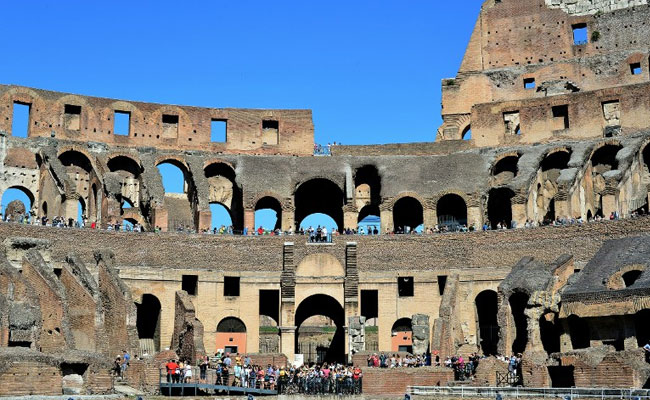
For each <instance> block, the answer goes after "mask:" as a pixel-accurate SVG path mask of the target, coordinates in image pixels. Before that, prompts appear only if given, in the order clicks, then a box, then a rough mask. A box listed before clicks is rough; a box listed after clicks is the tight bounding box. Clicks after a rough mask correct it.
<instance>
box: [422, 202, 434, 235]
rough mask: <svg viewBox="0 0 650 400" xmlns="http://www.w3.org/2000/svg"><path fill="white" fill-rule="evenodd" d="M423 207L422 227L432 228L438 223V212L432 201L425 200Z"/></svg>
mask: <svg viewBox="0 0 650 400" xmlns="http://www.w3.org/2000/svg"><path fill="white" fill-rule="evenodd" d="M423 206H424V207H425V208H424V216H423V217H424V229H428V228H433V227H434V226H435V225H436V224H437V223H438V213H437V212H436V207H435V204H434V203H433V201H429V200H427V202H426V204H423Z"/></svg>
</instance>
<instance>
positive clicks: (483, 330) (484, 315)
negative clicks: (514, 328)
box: [474, 290, 499, 356]
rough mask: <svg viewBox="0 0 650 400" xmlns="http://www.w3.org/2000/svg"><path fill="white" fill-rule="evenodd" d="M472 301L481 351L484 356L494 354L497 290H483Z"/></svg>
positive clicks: (496, 335) (495, 349)
mask: <svg viewBox="0 0 650 400" xmlns="http://www.w3.org/2000/svg"><path fill="white" fill-rule="evenodd" d="M474 303H475V304H476V315H477V317H478V318H477V319H478V337H479V345H480V348H481V351H482V352H483V354H484V355H486V356H491V355H496V354H497V344H498V343H499V325H498V324H497V311H498V307H499V306H498V304H497V292H495V291H494V290H484V291H482V292H481V293H479V294H478V296H476V299H475V300H474Z"/></svg>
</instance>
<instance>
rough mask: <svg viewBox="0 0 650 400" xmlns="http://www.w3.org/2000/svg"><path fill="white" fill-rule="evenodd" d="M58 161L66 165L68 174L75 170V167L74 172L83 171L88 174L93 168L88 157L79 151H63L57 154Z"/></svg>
mask: <svg viewBox="0 0 650 400" xmlns="http://www.w3.org/2000/svg"><path fill="white" fill-rule="evenodd" d="M59 161H61V164H63V166H64V167H66V171H67V172H68V174H70V173H71V172H75V171H74V170H75V169H77V171H76V172H84V173H85V174H89V173H90V171H92V170H93V166H92V163H91V162H90V160H89V159H88V157H86V155H85V154H83V153H81V152H79V151H75V150H68V151H65V152H63V153H61V155H60V156H59ZM70 167H72V168H70Z"/></svg>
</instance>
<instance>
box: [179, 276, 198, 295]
mask: <svg viewBox="0 0 650 400" xmlns="http://www.w3.org/2000/svg"><path fill="white" fill-rule="evenodd" d="M181 289H182V290H184V291H186V292H187V294H189V295H190V296H196V295H197V294H198V292H199V276H198V275H183V278H182V283H181Z"/></svg>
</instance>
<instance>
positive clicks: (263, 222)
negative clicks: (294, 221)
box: [255, 196, 282, 231]
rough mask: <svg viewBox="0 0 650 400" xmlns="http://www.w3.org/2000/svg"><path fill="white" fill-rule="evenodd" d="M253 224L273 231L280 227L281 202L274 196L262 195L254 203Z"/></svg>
mask: <svg viewBox="0 0 650 400" xmlns="http://www.w3.org/2000/svg"><path fill="white" fill-rule="evenodd" d="M255 225H256V228H259V227H260V226H261V227H262V229H264V230H265V231H274V230H276V229H281V227H282V204H280V202H279V201H278V199H276V198H275V197H271V196H266V197H262V198H261V199H259V200H258V201H257V204H255Z"/></svg>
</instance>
